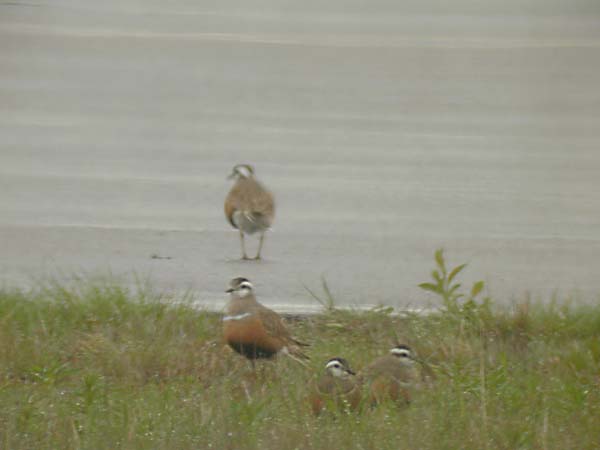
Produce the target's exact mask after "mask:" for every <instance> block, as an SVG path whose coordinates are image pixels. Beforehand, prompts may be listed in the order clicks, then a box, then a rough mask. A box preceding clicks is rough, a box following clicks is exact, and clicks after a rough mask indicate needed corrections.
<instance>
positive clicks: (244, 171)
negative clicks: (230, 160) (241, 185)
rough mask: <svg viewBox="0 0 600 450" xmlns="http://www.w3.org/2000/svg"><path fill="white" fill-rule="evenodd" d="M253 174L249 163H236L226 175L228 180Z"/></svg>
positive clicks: (239, 178) (248, 176)
mask: <svg viewBox="0 0 600 450" xmlns="http://www.w3.org/2000/svg"><path fill="white" fill-rule="evenodd" d="M253 176H254V168H253V167H252V166H251V165H250V164H236V165H235V166H233V169H231V173H230V174H229V176H228V177H227V178H228V179H229V180H233V179H235V180H241V179H244V178H251V177H253Z"/></svg>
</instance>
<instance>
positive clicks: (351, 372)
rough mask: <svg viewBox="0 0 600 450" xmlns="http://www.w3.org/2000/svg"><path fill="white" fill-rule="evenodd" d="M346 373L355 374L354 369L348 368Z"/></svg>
mask: <svg viewBox="0 0 600 450" xmlns="http://www.w3.org/2000/svg"><path fill="white" fill-rule="evenodd" d="M348 373H349V374H350V375H356V372H355V371H354V370H350V369H348Z"/></svg>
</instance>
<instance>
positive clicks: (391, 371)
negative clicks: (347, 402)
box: [359, 345, 419, 405]
mask: <svg viewBox="0 0 600 450" xmlns="http://www.w3.org/2000/svg"><path fill="white" fill-rule="evenodd" d="M359 379H360V381H361V382H362V383H364V384H365V386H366V387H367V389H368V398H369V402H370V404H371V405H376V404H378V403H381V402H383V401H385V400H386V399H391V400H393V401H395V402H397V403H398V404H408V403H410V401H411V391H412V388H413V387H415V386H416V384H417V382H418V380H419V371H418V369H417V367H416V361H415V359H414V355H413V352H412V350H411V348H410V347H409V346H407V345H397V346H396V347H394V348H392V349H391V350H390V351H389V353H388V354H387V355H385V356H381V357H379V358H377V359H375V360H374V361H373V362H372V363H371V364H369V365H368V366H367V367H365V368H364V369H363V370H361V372H360V374H359Z"/></svg>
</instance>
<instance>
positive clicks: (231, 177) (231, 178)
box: [227, 172, 235, 180]
mask: <svg viewBox="0 0 600 450" xmlns="http://www.w3.org/2000/svg"><path fill="white" fill-rule="evenodd" d="M234 178H235V172H231V173H230V174H229V175H228V176H227V179H228V180H233V179H234Z"/></svg>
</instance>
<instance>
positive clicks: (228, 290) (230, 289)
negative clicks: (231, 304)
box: [225, 288, 235, 294]
mask: <svg viewBox="0 0 600 450" xmlns="http://www.w3.org/2000/svg"><path fill="white" fill-rule="evenodd" d="M234 290H235V289H233V288H229V289H227V290H226V291H225V292H226V293H227V294H231V293H232V292H233V291H234Z"/></svg>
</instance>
